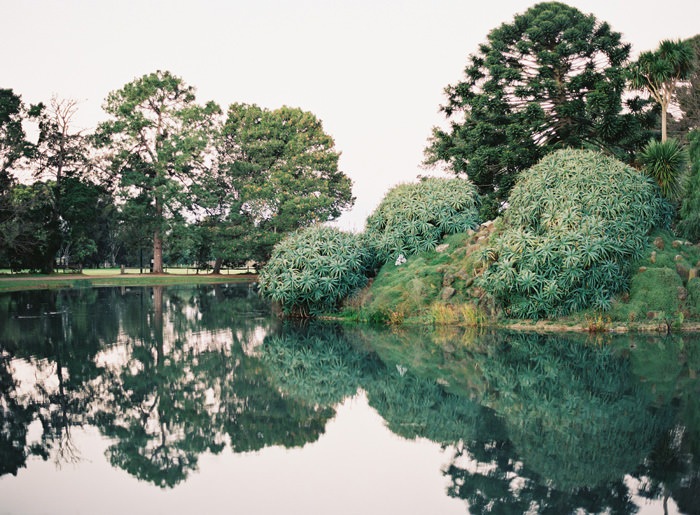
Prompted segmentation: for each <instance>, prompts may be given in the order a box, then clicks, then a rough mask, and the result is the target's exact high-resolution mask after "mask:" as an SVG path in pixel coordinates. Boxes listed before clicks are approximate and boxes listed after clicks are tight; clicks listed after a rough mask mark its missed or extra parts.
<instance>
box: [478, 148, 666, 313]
mask: <svg viewBox="0 0 700 515" xmlns="http://www.w3.org/2000/svg"><path fill="white" fill-rule="evenodd" d="M670 213H671V211H670V207H669V205H668V203H667V202H666V201H665V200H664V199H663V198H662V197H661V195H660V191H659V188H658V186H657V185H656V184H655V183H654V182H653V180H651V179H650V178H648V177H647V176H645V175H643V174H642V173H640V172H638V171H637V170H635V169H633V168H631V167H629V166H627V165H625V164H624V163H622V162H620V161H617V160H616V159H613V158H611V157H608V156H605V155H603V154H601V153H598V152H593V151H588V150H571V149H567V150H559V151H557V152H554V153H553V154H550V155H548V156H547V157H545V158H544V159H542V160H541V161H540V162H539V163H538V164H536V165H535V166H533V167H532V168H530V169H529V170H526V171H525V172H523V174H522V175H521V176H520V177H519V180H518V183H517V184H516V186H515V187H514V188H513V191H512V193H511V195H510V197H509V199H508V208H507V210H506V213H505V214H504V220H503V222H504V223H503V225H502V227H503V228H504V229H503V231H502V232H501V233H500V234H499V235H498V236H497V237H496V238H495V240H494V241H492V244H491V246H490V247H489V248H488V249H486V251H485V255H486V257H487V259H488V260H489V261H491V262H490V266H489V268H488V269H487V270H486V272H485V273H484V275H483V276H482V278H481V286H482V287H483V288H484V289H485V290H486V291H487V292H489V293H490V294H491V295H493V297H494V298H495V299H496V301H497V302H498V303H499V304H500V305H501V306H502V307H503V308H504V309H505V311H506V314H508V315H509V316H513V317H518V318H540V317H545V318H546V317H554V316H558V315H564V314H567V313H570V312H573V311H578V310H581V309H585V308H588V307H594V308H596V309H601V310H606V309H608V308H609V307H610V299H611V297H612V296H613V295H614V294H615V293H617V292H620V291H623V290H625V289H627V288H628V285H629V277H630V272H631V270H632V267H633V266H634V263H635V261H636V260H637V259H639V258H640V257H641V255H642V253H643V252H644V250H645V248H646V246H647V245H648V235H649V233H650V231H651V230H652V229H654V228H655V227H662V226H667V225H668V223H669V222H670Z"/></svg>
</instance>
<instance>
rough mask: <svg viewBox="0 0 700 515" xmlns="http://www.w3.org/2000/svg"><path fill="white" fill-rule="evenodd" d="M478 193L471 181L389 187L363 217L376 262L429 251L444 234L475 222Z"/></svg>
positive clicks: (430, 181) (429, 181)
mask: <svg viewBox="0 0 700 515" xmlns="http://www.w3.org/2000/svg"><path fill="white" fill-rule="evenodd" d="M478 207H479V201H478V195H477V191H476V188H475V187H474V185H473V184H472V183H471V181H468V180H464V179H442V178H429V179H424V180H422V181H421V182H419V183H415V184H400V185H398V186H396V187H394V188H393V189H391V190H390V191H389V192H388V193H387V194H386V196H385V197H384V199H383V200H382V202H381V203H380V204H379V206H378V207H377V209H376V210H375V211H374V212H373V213H372V214H371V215H370V216H369V217H368V218H367V224H366V231H365V238H366V240H367V242H368V244H369V245H371V246H372V248H373V249H374V250H375V252H376V256H377V259H378V260H379V263H380V264H383V263H386V262H389V261H393V260H395V259H396V258H397V257H398V256H399V255H401V254H403V255H404V256H406V257H407V256H409V255H411V254H416V253H418V252H425V251H428V250H433V249H434V248H435V247H436V246H437V245H438V244H439V243H440V239H441V238H442V237H443V236H445V235H446V234H455V233H460V232H465V231H466V230H467V229H472V228H474V227H476V225H477V222H478Z"/></svg>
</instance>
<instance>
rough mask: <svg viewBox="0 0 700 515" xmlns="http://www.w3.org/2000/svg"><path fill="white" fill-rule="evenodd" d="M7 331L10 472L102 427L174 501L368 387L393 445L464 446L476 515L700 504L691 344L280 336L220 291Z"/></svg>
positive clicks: (106, 297)
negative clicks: (205, 461) (213, 458)
mask: <svg viewBox="0 0 700 515" xmlns="http://www.w3.org/2000/svg"><path fill="white" fill-rule="evenodd" d="M0 316H2V317H3V320H4V323H3V324H2V325H1V326H0V406H1V407H2V409H1V410H0V464H2V469H1V470H0V473H2V474H7V473H12V474H16V473H17V470H18V469H19V468H20V467H22V466H24V464H25V462H26V460H27V457H28V456H30V455H39V456H43V457H44V458H45V459H48V458H52V459H54V460H57V461H63V462H65V461H70V460H72V459H74V458H75V457H76V454H75V452H77V451H76V450H75V449H73V447H72V444H71V440H70V434H71V428H74V427H82V426H85V425H88V424H90V425H94V426H96V427H98V428H99V430H100V431H101V432H102V434H104V435H105V436H107V437H109V438H110V440H111V444H110V446H109V447H108V450H107V456H108V458H109V460H110V462H111V463H112V464H113V465H114V466H117V467H120V468H122V469H124V470H126V471H127V472H129V473H130V474H132V475H133V476H135V477H137V478H139V479H143V480H146V481H149V482H151V483H153V484H155V485H159V486H160V487H164V488H166V487H172V486H174V485H176V484H178V483H180V482H182V481H183V480H184V479H185V478H186V477H187V476H188V474H189V473H190V472H191V471H193V470H196V468H197V466H198V459H199V457H200V456H201V455H202V454H203V453H211V454H217V453H219V452H221V451H222V450H223V449H224V448H226V446H230V448H231V449H232V450H233V451H234V452H239V453H242V452H249V451H257V450H260V449H263V448H265V447H269V446H284V447H298V446H303V445H305V444H306V443H309V442H314V441H316V440H317V439H318V438H319V436H320V435H321V434H323V432H324V431H325V426H326V423H327V422H328V421H329V420H330V419H331V418H332V417H333V416H334V414H335V407H336V406H337V404H338V403H340V402H342V401H343V400H344V399H346V398H348V397H350V396H353V395H355V394H356V392H357V391H358V389H362V390H364V391H365V392H366V394H367V398H368V400H369V403H370V405H371V406H372V407H373V408H374V409H376V410H377V411H378V412H379V414H380V415H381V416H382V417H383V418H384V420H385V421H386V424H387V426H388V428H389V429H390V430H391V431H393V432H394V433H395V434H397V435H399V436H401V437H403V438H407V439H415V438H426V439H429V440H431V441H434V442H437V443H439V444H440V445H442V446H443V447H444V448H446V449H451V450H452V451H451V452H452V459H451V460H450V463H448V464H447V465H446V466H445V468H444V474H445V476H446V477H447V478H448V479H449V482H450V486H449V487H448V490H447V494H448V495H449V496H452V497H456V498H461V499H464V500H465V502H466V503H467V505H468V508H469V511H470V512H471V513H522V512H525V511H528V510H530V511H537V512H541V513H563V512H571V511H576V510H583V511H588V512H600V511H610V512H616V513H634V512H636V511H637V509H638V507H637V505H636V504H635V502H634V499H633V496H634V495H641V496H646V497H649V498H654V499H662V500H665V499H670V498H673V499H674V500H675V502H676V504H677V505H678V506H679V508H680V509H681V510H682V511H684V512H688V513H692V512H693V509H694V508H693V507H695V506H698V504H699V502H700V500H699V499H698V494H697V492H698V490H700V489H699V488H698V487H699V486H700V472H699V464H700V460H698V456H700V404H699V403H700V401H699V399H700V395H699V394H700V391H699V384H698V379H697V371H698V369H699V368H700V345H699V343H698V340H697V339H692V338H690V337H672V338H671V339H666V340H658V339H648V340H647V339H643V338H641V337H635V338H634V339H629V338H628V339H616V340H612V341H611V342H606V343H605V344H604V345H597V344H591V343H590V342H587V341H585V339H581V338H576V337H569V336H566V337H562V336H558V337H551V336H541V335H523V334H502V333H501V334H491V333H486V334H478V333H476V334H475V333H473V332H467V331H456V330H450V331H447V332H439V331H427V330H425V329H422V330H395V329H393V330H392V329H383V328H374V329H368V328H364V329H360V328H356V327H350V328H348V327H341V326H337V325H334V324H330V323H321V322H317V323H307V324H301V325H299V324H293V323H284V324H280V323H279V322H278V321H277V320H276V319H274V318H273V317H272V316H271V314H270V311H269V308H268V306H267V305H266V304H265V303H263V302H261V301H260V299H258V298H257V296H256V295H255V293H254V291H251V290H250V289H249V288H247V287H246V286H243V287H241V286H236V287H227V286H222V285H218V286H206V287H204V286H203V287H187V288H184V287H181V288H165V289H164V288H158V287H155V288H134V289H107V288H105V289H95V290H69V291H60V292H40V293H38V292H24V293H18V294H12V295H3V296H0ZM20 363H21V364H22V365H21V366H19V365H18V364H20ZM22 367H25V368H26V369H29V370H31V371H32V374H34V375H36V377H37V379H36V380H34V381H29V380H27V378H26V377H20V376H21V374H20V372H21V370H22ZM25 375H26V374H25ZM30 375H31V374H30ZM35 421H38V422H39V423H40V425H41V437H40V438H39V439H38V440H37V441H31V442H30V441H28V433H29V431H28V428H29V426H30V425H31V424H32V423H33V422H35ZM74 451H75V452H74ZM630 476H634V477H636V478H637V479H638V484H639V486H638V487H633V486H631V485H632V484H633V483H631V482H630V481H626V477H627V478H628V477H630Z"/></svg>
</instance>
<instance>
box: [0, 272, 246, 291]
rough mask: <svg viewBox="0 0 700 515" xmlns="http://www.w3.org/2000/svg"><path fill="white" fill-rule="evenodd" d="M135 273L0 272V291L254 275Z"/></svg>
mask: <svg viewBox="0 0 700 515" xmlns="http://www.w3.org/2000/svg"><path fill="white" fill-rule="evenodd" d="M175 270H176V271H177V272H178V273H165V274H149V273H146V274H139V273H138V272H139V270H138V269H127V270H125V273H124V274H121V273H120V270H119V269H98V270H84V271H83V273H81V274H64V273H57V274H51V275H39V274H12V275H10V274H3V273H0V292H9V291H24V290H46V289H62V288H90V287H95V286H160V285H163V286H167V285H174V284H210V283H231V282H239V281H240V282H245V281H252V280H254V279H255V277H257V276H256V275H251V274H247V273H245V271H241V272H238V273H231V274H222V275H211V274H207V273H199V274H195V273H182V269H175Z"/></svg>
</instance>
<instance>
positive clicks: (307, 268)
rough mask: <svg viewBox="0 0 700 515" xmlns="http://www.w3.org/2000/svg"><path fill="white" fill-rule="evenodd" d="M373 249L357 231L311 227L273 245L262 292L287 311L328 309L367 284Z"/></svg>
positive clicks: (308, 312)
mask: <svg viewBox="0 0 700 515" xmlns="http://www.w3.org/2000/svg"><path fill="white" fill-rule="evenodd" d="M370 258H371V252H370V250H369V249H368V248H367V246H366V245H365V244H364V242H363V240H362V238H361V237H360V236H358V235H355V234H351V233H345V232H342V231H340V230H338V229H335V228H331V227H322V226H316V227H310V228H306V229H302V230H299V231H296V232H294V233H292V234H290V235H288V236H287V237H286V238H285V239H283V240H282V241H281V242H280V243H278V244H277V245H275V247H274V249H273V251H272V255H271V257H270V260H269V261H268V262H267V264H266V265H265V266H264V267H263V269H262V270H261V272H260V278H259V286H260V293H261V294H262V295H263V296H265V297H267V298H270V299H272V300H274V301H276V302H279V304H280V305H281V307H282V310H283V311H284V313H285V314H287V315H292V316H299V317H306V316H310V315H315V314H318V313H320V312H324V311H330V310H333V309H335V308H336V307H337V305H338V303H339V302H340V301H341V300H343V299H344V298H345V297H347V296H348V295H349V294H351V293H352V292H354V291H355V290H357V289H359V288H362V287H363V286H364V285H365V284H366V283H367V271H368V269H369V267H370V266H371V265H370Z"/></svg>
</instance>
